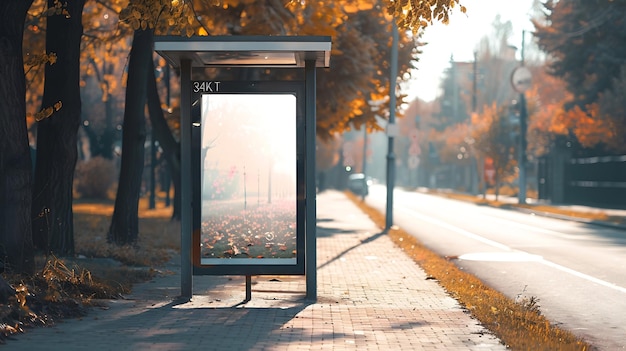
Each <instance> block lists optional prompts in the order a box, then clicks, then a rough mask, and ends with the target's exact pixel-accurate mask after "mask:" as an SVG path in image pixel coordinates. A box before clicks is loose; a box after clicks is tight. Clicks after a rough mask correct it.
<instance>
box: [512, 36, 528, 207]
mask: <svg viewBox="0 0 626 351" xmlns="http://www.w3.org/2000/svg"><path fill="white" fill-rule="evenodd" d="M525 34H526V31H523V32H522V53H521V55H522V57H521V64H520V66H519V67H517V68H516V69H515V70H513V74H511V84H512V85H513V89H514V90H515V91H516V92H518V93H519V106H520V108H519V129H520V131H519V132H520V136H519V139H520V142H519V147H520V150H519V181H518V182H519V191H518V194H517V195H518V199H517V200H518V203H520V204H525V203H526V146H527V142H526V130H527V129H528V124H527V119H528V114H527V111H526V96H525V92H526V90H528V89H529V88H530V85H531V79H532V75H531V72H530V71H529V70H528V68H526V67H525V66H524V37H525Z"/></svg>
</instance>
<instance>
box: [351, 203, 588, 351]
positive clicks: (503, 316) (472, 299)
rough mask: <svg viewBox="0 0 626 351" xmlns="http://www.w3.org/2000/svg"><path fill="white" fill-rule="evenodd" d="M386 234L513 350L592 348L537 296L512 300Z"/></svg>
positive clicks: (380, 218) (415, 244) (398, 234)
mask: <svg viewBox="0 0 626 351" xmlns="http://www.w3.org/2000/svg"><path fill="white" fill-rule="evenodd" d="M346 194H347V196H348V197H349V198H350V199H351V200H352V201H353V202H354V203H355V204H356V205H357V206H358V207H359V208H360V209H361V210H363V211H364V212H365V213H366V214H368V215H369V217H370V218H371V219H372V220H373V221H374V223H376V224H377V225H378V226H380V227H381V228H384V226H385V217H384V215H383V214H381V213H380V212H378V211H377V210H375V209H373V208H371V207H369V206H368V205H366V204H365V203H363V202H362V201H361V199H360V198H358V197H357V196H355V195H353V194H352V193H349V192H346ZM388 235H389V237H390V238H391V240H392V241H393V242H394V243H395V244H396V245H397V246H399V247H400V248H401V249H402V250H403V251H404V252H406V254H407V255H409V256H410V257H411V258H413V260H414V261H415V262H416V263H417V264H419V265H420V267H422V269H423V270H424V271H425V272H426V274H427V275H428V277H429V278H430V279H436V280H437V281H438V282H439V284H440V285H441V286H442V287H443V288H444V289H446V291H448V293H449V294H450V295H452V296H453V297H454V298H456V299H457V300H458V301H459V303H460V304H461V305H463V306H464V307H465V308H467V310H468V311H469V312H470V313H471V314H472V316H474V318H476V319H477V320H479V321H480V323H481V324H482V325H484V326H485V327H486V328H487V329H489V330H490V331H491V332H493V333H494V334H495V335H496V336H497V337H498V338H499V339H500V340H502V341H503V342H504V343H505V344H506V345H507V347H509V348H511V349H512V350H562V351H568V350H592V347H591V346H590V345H589V344H587V343H586V342H584V341H583V340H581V339H580V338H578V337H576V336H575V335H573V334H572V333H570V332H568V331H564V330H562V329H559V328H558V327H556V326H554V325H552V324H551V323H550V321H548V320H547V319H546V318H545V317H544V316H542V315H541V314H540V313H539V310H538V307H537V305H536V299H534V298H531V299H529V300H525V301H522V302H520V303H515V302H514V301H513V300H511V299H509V298H507V297H506V296H504V295H503V294H501V293H500V292H498V291H496V290H494V289H492V288H490V287H489V286H487V285H485V284H484V283H483V282H482V281H480V280H479V279H478V278H476V277H475V276H473V275H471V274H469V273H467V272H464V271H462V270H460V269H459V268H458V267H457V266H456V265H454V263H452V262H450V261H448V260H446V259H445V258H442V257H440V256H439V255H437V254H435V253H434V252H432V251H430V250H429V249H427V248H426V247H424V246H423V245H422V244H421V243H420V242H419V241H418V240H417V239H415V238H414V237H413V236H411V235H409V234H408V233H406V232H405V231H404V230H402V229H401V228H396V227H394V228H392V229H391V230H389V233H388Z"/></svg>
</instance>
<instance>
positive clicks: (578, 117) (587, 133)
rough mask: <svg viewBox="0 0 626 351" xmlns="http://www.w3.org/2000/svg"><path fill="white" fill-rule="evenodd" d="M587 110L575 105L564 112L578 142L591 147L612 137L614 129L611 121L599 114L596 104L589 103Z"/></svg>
mask: <svg viewBox="0 0 626 351" xmlns="http://www.w3.org/2000/svg"><path fill="white" fill-rule="evenodd" d="M587 110H588V112H585V111H583V110H582V109H580V108H579V107H578V106H577V107H575V108H573V109H572V110H570V111H568V112H567V113H566V114H565V118H567V119H568V120H569V123H570V125H571V129H572V132H573V133H574V135H575V136H576V139H578V141H579V142H580V144H581V145H582V146H585V147H592V146H594V145H597V144H600V143H602V142H604V141H606V140H610V139H612V138H613V137H614V132H615V131H614V130H613V128H612V126H611V123H609V122H608V121H606V120H605V119H603V118H601V116H599V113H598V112H599V109H598V105H597V104H592V105H589V106H587Z"/></svg>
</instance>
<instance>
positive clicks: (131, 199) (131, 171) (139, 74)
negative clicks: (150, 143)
mask: <svg viewBox="0 0 626 351" xmlns="http://www.w3.org/2000/svg"><path fill="white" fill-rule="evenodd" d="M152 67H153V64H152V31H151V30H136V31H135V33H134V36H133V45H132V48H131V50H130V59H129V62H128V78H127V84H126V102H125V109H124V123H123V125H122V165H121V168H120V178H119V182H118V187H117V195H116V197H115V209H114V210H113V218H112V219H111V227H110V228H109V233H108V236H107V239H108V241H109V242H111V243H115V244H117V245H120V246H122V245H129V244H131V245H132V244H136V243H137V237H138V234H139V219H138V212H139V193H140V190H141V179H142V174H143V165H144V143H145V141H146V121H145V113H144V112H145V111H144V110H145V107H146V91H147V84H146V82H147V81H148V77H149V70H150V69H151V68H152Z"/></svg>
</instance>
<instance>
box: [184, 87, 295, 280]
mask: <svg viewBox="0 0 626 351" xmlns="http://www.w3.org/2000/svg"><path fill="white" fill-rule="evenodd" d="M192 91H193V93H194V97H195V98H196V101H195V103H194V104H195V106H194V109H192V121H193V128H192V139H193V140H192V152H193V155H192V160H193V161H192V165H193V168H192V173H193V178H194V186H193V189H199V190H197V191H195V192H194V194H193V248H194V250H193V251H194V252H193V262H194V274H197V275H202V274H205V275H210V274H216V275H217V274H220V275H221V274H242V275H258V274H304V262H305V260H304V259H305V257H304V255H305V232H306V231H305V229H304V221H305V201H304V199H305V184H304V171H305V169H304V166H305V134H304V133H305V130H304V124H305V118H304V94H303V91H304V84H303V83H301V82H292V81H289V82H275V81H272V82H209V81H195V82H192Z"/></svg>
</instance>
